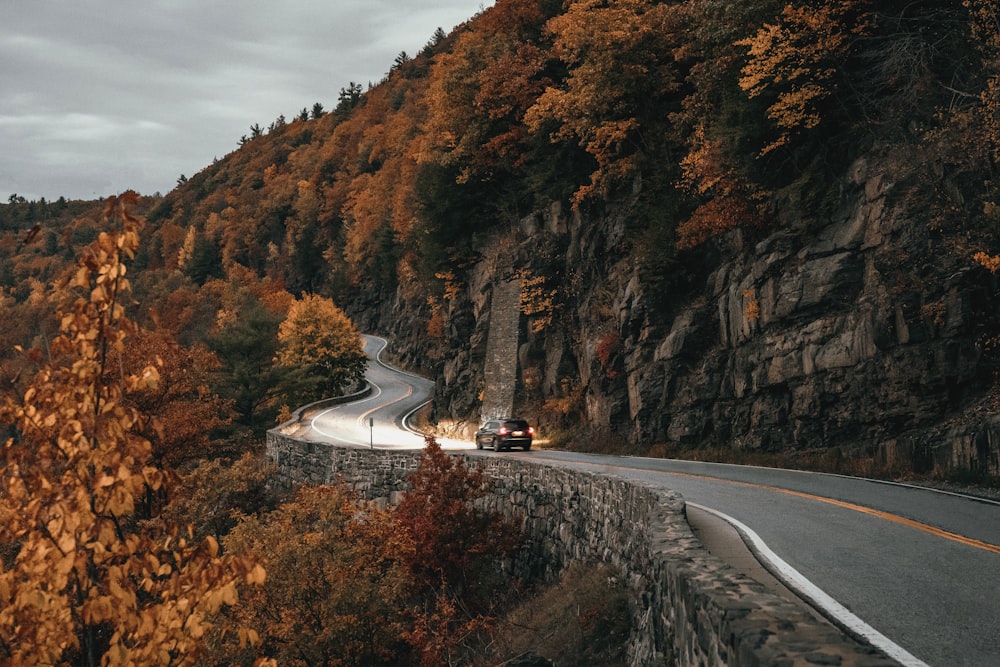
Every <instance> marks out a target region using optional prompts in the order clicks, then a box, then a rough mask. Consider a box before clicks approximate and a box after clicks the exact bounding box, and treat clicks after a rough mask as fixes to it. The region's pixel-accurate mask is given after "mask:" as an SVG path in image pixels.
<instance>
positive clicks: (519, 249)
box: [356, 159, 1000, 478]
mask: <svg viewBox="0 0 1000 667" xmlns="http://www.w3.org/2000/svg"><path fill="white" fill-rule="evenodd" d="M840 188H841V192H842V195H841V197H840V204H839V205H838V206H837V208H836V210H835V212H834V214H833V215H832V216H831V217H830V219H829V220H827V221H825V223H824V224H822V225H819V226H814V227H813V228H812V229H811V230H810V231H808V232H806V231H802V230H795V231H792V230H789V229H788V228H785V229H783V230H782V231H775V232H774V233H771V234H770V235H762V237H761V238H760V239H758V240H757V241H756V242H750V241H749V240H748V239H746V238H744V237H742V236H741V235H739V234H736V235H735V236H731V237H730V238H728V239H727V240H726V243H725V247H723V248H721V252H719V253H718V254H717V257H716V259H714V260H712V261H710V262H708V263H707V264H706V265H704V266H703V267H702V268H701V271H700V273H698V272H696V273H697V275H696V276H695V279H694V282H693V284H694V287H693V288H692V287H690V286H689V287H686V288H680V289H678V290H677V293H676V294H662V293H651V292H650V291H649V290H648V289H645V288H644V285H643V281H642V280H640V277H639V271H638V268H637V266H636V261H635V256H636V254H635V249H634V248H633V247H631V246H630V245H629V243H628V242H627V241H626V240H625V232H624V230H623V225H624V223H623V222H622V221H623V219H624V216H623V215H615V214H614V213H611V214H604V215H602V216H600V217H594V218H588V217H586V216H584V215H580V214H576V213H569V212H567V211H566V210H565V209H563V208H562V207H560V206H558V205H554V206H552V207H551V208H549V209H548V210H546V211H542V212H539V213H537V214H535V215H532V216H529V217H527V218H524V219H523V220H522V221H521V222H520V224H519V225H517V226H516V227H515V228H514V229H511V230H510V231H509V233H507V234H504V235H502V236H501V237H500V238H497V239H495V240H494V242H493V243H491V244H490V246H489V248H490V250H486V249H484V251H483V254H482V256H481V257H479V258H477V260H478V261H476V262H475V264H474V265H473V266H472V268H471V269H470V270H469V271H468V272H467V274H466V281H465V283H464V284H462V289H460V290H458V291H457V292H456V293H455V295H454V298H452V299H450V300H448V301H447V302H446V303H445V304H444V307H445V309H446V311H445V313H444V321H445V323H446V326H445V330H444V332H443V333H442V335H441V336H440V337H439V338H434V337H430V336H427V335H426V332H425V321H426V318H427V312H426V310H427V308H426V304H425V303H424V302H423V301H421V300H419V299H415V298H413V297H412V296H410V297H408V296H407V294H406V292H405V288H401V289H400V291H399V292H398V293H397V294H396V296H395V299H393V300H391V301H389V302H386V303H384V305H383V306H382V307H381V309H373V308H371V306H372V305H373V304H371V303H369V304H367V305H368V306H369V307H368V308H364V307H362V308H361V309H360V310H359V312H361V311H363V312H364V314H363V315H360V316H359V319H361V320H362V323H363V324H364V325H366V326H369V327H371V328H374V329H378V330H381V331H383V332H385V333H387V334H389V335H390V336H391V337H392V338H393V340H394V343H395V345H396V347H397V350H398V354H399V357H400V359H401V360H402V361H403V362H405V363H408V364H410V365H413V366H418V367H421V366H422V367H424V368H425V370H427V371H428V372H430V373H433V374H434V375H435V377H436V378H437V381H438V388H437V400H436V402H435V415H434V418H435V419H436V420H437V421H438V422H440V423H441V424H451V423H453V422H455V423H458V424H459V425H460V427H461V426H462V425H463V424H464V425H465V428H466V429H467V428H469V425H471V424H473V423H474V422H475V420H476V419H477V416H478V414H479V405H478V402H479V400H480V398H481V395H482V390H483V382H482V377H483V370H484V369H483V365H484V360H485V350H486V344H487V332H488V325H489V321H490V318H491V315H492V313H491V294H492V289H493V287H494V286H495V285H496V284H497V283H498V281H500V280H503V279H504V278H506V277H509V276H510V274H511V273H518V274H520V275H521V277H522V278H523V279H524V285H525V288H524V291H523V295H522V311H523V313H524V316H523V317H522V324H521V326H522V333H521V345H520V350H519V354H518V360H517V362H518V367H519V384H518V393H517V399H516V401H517V410H518V411H519V412H521V413H523V414H527V415H528V416H529V417H531V418H533V419H534V420H535V421H536V422H537V423H539V425H540V426H541V427H542V430H543V431H545V430H546V429H548V430H549V431H550V432H551V431H556V430H558V431H560V432H562V433H570V432H572V433H575V434H577V435H580V434H585V436H584V437H587V438H591V439H593V438H601V439H604V440H608V439H610V440H612V441H616V442H619V443H628V446H629V447H630V450H631V451H638V452H649V451H653V452H664V451H676V450H677V449H678V448H682V449H697V448H705V447H713V448H723V449H735V450H744V451H747V452H754V453H768V452H781V453H784V454H788V453H797V454H799V455H807V456H810V457H812V458H813V459H814V460H820V461H825V462H826V464H827V465H828V466H830V467H832V468H835V469H845V470H850V471H851V472H865V473H876V472H880V473H896V474H906V473H917V474H921V473H939V474H945V475H949V476H955V475H959V476H971V477H976V478H983V477H993V478H996V477H997V476H998V475H1000V446H998V443H1000V420H998V419H997V417H996V416H995V414H996V413H995V410H993V409H992V407H991V403H990V396H991V390H990V387H991V385H992V381H993V372H994V363H993V358H992V356H991V355H990V354H989V341H990V330H989V328H990V325H989V322H990V321H991V318H992V310H993V309H994V305H993V304H994V303H995V300H994V298H993V297H994V295H995V287H996V286H995V281H994V280H993V277H992V276H991V274H990V273H989V272H988V271H986V270H985V269H983V268H981V267H979V266H977V265H976V264H975V262H973V261H972V259H971V253H965V252H964V251H963V249H962V247H961V245H960V240H958V236H956V235H955V234H950V235H949V234H943V233H939V232H938V231H936V230H934V229H933V227H932V226H930V225H927V224H924V223H920V222H917V220H918V219H919V216H917V215H911V214H912V213H913V211H912V210H910V209H908V206H907V202H906V198H905V196H904V194H903V193H900V192H898V191H897V189H896V188H895V187H894V183H893V180H892V179H891V178H890V177H889V176H887V174H886V173H885V172H884V171H883V170H882V169H881V168H880V167H879V164H878V163H876V162H872V161H869V160H864V159H862V160H859V161H857V162H856V163H855V164H854V165H853V166H852V168H851V170H850V172H849V174H847V175H846V177H845V179H844V182H843V183H842V184H841V186H840ZM356 306H363V304H356ZM365 320H367V321H365ZM567 439H568V440H570V444H571V445H572V444H573V442H572V439H570V438H567ZM575 444H577V445H579V444H580V443H579V441H576V443H575ZM848 460H849V461H852V462H853V463H852V467H847V468H845V467H844V466H842V465H839V464H840V463H841V462H843V461H848Z"/></svg>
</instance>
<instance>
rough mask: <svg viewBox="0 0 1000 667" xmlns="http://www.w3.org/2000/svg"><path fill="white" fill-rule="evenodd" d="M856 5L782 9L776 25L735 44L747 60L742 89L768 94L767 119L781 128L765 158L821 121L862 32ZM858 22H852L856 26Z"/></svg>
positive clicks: (834, 2)
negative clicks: (843, 64)
mask: <svg viewBox="0 0 1000 667" xmlns="http://www.w3.org/2000/svg"><path fill="white" fill-rule="evenodd" d="M856 4H858V3H857V2H855V0H829V1H827V2H821V3H815V4H811V5H810V6H808V7H800V6H794V5H790V4H789V5H786V6H785V8H784V9H783V10H782V12H781V17H780V21H779V22H778V23H774V24H771V23H767V24H764V26H763V27H761V28H760V29H759V30H758V31H757V33H756V34H755V35H754V36H753V37H750V38H747V39H745V40H741V41H739V42H737V43H736V44H737V45H738V46H744V47H746V48H747V55H748V56H749V58H748V60H747V64H746V65H745V66H744V67H743V69H742V75H743V76H742V77H741V78H740V81H739V84H740V88H742V89H743V90H745V91H747V94H748V95H749V96H750V97H757V96H759V95H763V94H765V93H766V94H769V95H770V96H771V97H772V98H773V101H772V102H771V104H770V106H769V107H768V116H769V117H770V118H771V119H772V120H773V121H774V122H775V124H776V125H777V126H778V127H779V128H781V133H780V134H779V136H778V138H777V139H776V140H775V141H773V142H772V143H771V144H769V145H767V146H765V147H764V149H763V150H762V151H761V153H762V154H766V153H768V152H770V151H772V150H774V149H776V148H778V147H780V146H782V145H784V144H786V143H788V142H789V141H790V140H791V137H792V135H793V133H794V132H795V131H798V130H808V129H811V128H814V127H816V126H817V125H819V123H820V121H821V120H822V116H821V113H820V106H821V103H822V102H823V101H824V100H825V99H826V98H828V97H830V96H831V95H833V94H835V92H836V82H835V75H836V73H837V68H838V66H839V63H840V62H841V61H842V60H843V59H844V57H845V55H846V52H847V50H848V48H849V47H850V44H851V40H852V39H853V38H854V36H856V35H857V34H859V33H861V32H864V31H865V30H866V26H865V23H864V20H863V19H855V18H854V17H853V16H852V12H853V11H854V9H855V5H856ZM855 21H856V22H855Z"/></svg>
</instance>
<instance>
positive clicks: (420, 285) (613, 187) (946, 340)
mask: <svg viewBox="0 0 1000 667" xmlns="http://www.w3.org/2000/svg"><path fill="white" fill-rule="evenodd" d="M807 4H808V6H806V5H786V4H785V3H781V2H772V1H769V0H754V1H738V2H729V3H724V4H720V3H716V2H712V1H709V0H695V1H694V2H687V3H681V4H674V3H657V2H651V1H649V0H622V1H621V2H617V3H614V4H612V5H610V6H608V5H607V4H606V3H599V2H590V1H578V2H570V3H566V4H565V6H564V3H563V2H561V0H560V1H556V0H506V1H503V0H502V1H500V2H497V3H496V5H495V6H494V7H492V8H490V9H488V10H486V11H484V12H482V13H481V14H480V15H478V16H476V17H473V18H472V19H470V20H469V21H468V22H467V23H466V24H464V25H462V26H459V27H458V28H457V29H456V30H455V31H454V32H453V33H452V34H450V35H443V34H438V35H436V36H435V38H434V39H433V40H432V41H431V42H430V43H428V45H427V47H426V48H425V49H424V50H423V51H422V52H421V53H420V54H418V55H417V56H416V57H414V58H413V59H403V58H401V59H400V60H398V61H397V62H396V63H395V64H394V65H393V67H392V69H391V71H390V72H389V74H388V75H387V77H386V79H385V80H384V81H382V82H380V83H379V84H378V85H376V86H374V87H372V88H370V89H368V90H362V89H361V88H360V86H356V85H355V84H351V85H349V86H347V87H345V88H343V89H341V91H340V96H339V100H338V104H337V106H336V108H335V109H334V110H332V111H330V112H324V111H323V110H322V109H314V110H313V111H312V112H308V111H307V110H303V111H302V112H301V113H299V114H298V115H297V116H294V117H292V118H291V119H286V118H284V117H282V118H279V119H276V120H275V121H273V122H271V123H270V125H269V126H267V127H266V128H264V127H261V126H259V125H257V126H254V127H253V128H250V131H249V133H248V135H247V136H245V137H244V139H243V140H241V142H240V144H241V145H240V146H239V147H238V148H237V149H236V150H234V151H233V152H232V153H230V154H229V155H227V156H225V157H224V158H223V159H221V160H218V161H217V162H215V163H213V164H211V165H208V166H206V167H205V169H204V170H202V171H201V172H200V173H198V174H196V175H194V176H192V177H191V178H189V179H187V180H186V182H183V183H181V184H179V185H178V187H177V188H176V189H175V190H174V191H172V192H170V193H169V194H167V195H166V196H165V197H163V198H161V199H151V200H148V201H147V202H146V204H145V205H146V207H147V210H146V214H147V215H146V217H147V228H146V230H145V232H144V234H145V236H144V242H145V244H144V249H143V250H141V251H140V256H139V257H138V258H137V260H136V267H135V269H136V270H137V277H136V281H137V287H136V296H137V299H138V300H139V301H140V303H141V310H142V313H143V316H144V317H147V318H148V319H149V321H150V322H152V323H157V324H158V325H160V326H163V327H166V328H168V329H170V331H171V333H172V334H173V335H175V336H177V338H178V339H179V340H181V341H182V342H184V343H192V342H194V340H195V339H196V338H198V336H197V335H196V332H197V331H199V330H203V329H205V330H207V329H209V328H211V327H212V326H213V324H214V322H215V320H216V319H217V317H216V316H217V314H218V312H219V310H220V309H221V305H220V304H222V303H223V302H224V301H225V298H224V296H223V295H224V293H225V288H224V285H227V284H228V285H236V284H243V285H247V284H250V285H254V286H255V287H254V289H255V290H256V292H257V295H258V297H260V299H261V300H262V301H265V302H267V301H268V299H270V303H272V304H273V303H275V302H276V301H280V300H281V299H285V298H286V297H283V296H282V297H276V296H275V297H273V298H272V297H268V296H267V295H268V294H271V295H274V294H278V293H279V292H282V291H284V290H287V291H288V292H290V293H291V294H295V295H298V294H301V293H303V292H309V293H321V294H324V295H328V296H331V297H332V298H333V300H334V301H335V302H336V303H337V304H338V305H339V306H340V307H341V308H343V309H344V310H346V311H347V312H348V314H349V315H350V316H351V317H352V318H353V319H354V321H355V323H356V324H357V326H358V328H360V329H361V330H365V331H371V332H373V333H380V334H383V335H387V336H390V337H391V338H392V339H393V340H394V342H395V346H396V348H397V349H398V350H399V356H400V359H401V361H403V362H405V363H407V364H409V365H411V366H413V367H415V368H418V369H420V370H422V371H424V372H426V373H427V374H428V375H430V376H432V377H435V378H437V380H438V389H437V397H436V398H437V400H436V402H435V406H436V408H435V409H436V412H435V414H434V415H433V419H434V420H435V421H436V422H437V423H438V424H439V425H440V426H441V427H442V428H457V429H460V430H461V429H464V430H466V431H468V430H469V429H470V428H471V427H472V426H473V425H474V424H475V422H476V421H477V420H478V417H479V413H478V410H479V401H480V400H481V393H482V389H483V387H482V380H481V378H482V377H483V363H484V358H485V349H486V332H487V327H488V322H489V318H490V295H491V290H492V286H493V285H495V284H496V283H497V281H500V280H503V279H505V278H507V277H510V276H511V275H515V274H516V275H518V276H519V277H521V278H522V280H523V281H524V284H525V285H526V286H527V289H526V291H525V293H524V294H523V297H522V309H523V312H524V313H525V314H526V316H525V317H524V318H523V327H524V330H523V332H522V346H521V349H520V352H519V359H518V360H519V385H518V393H517V396H516V404H517V410H518V411H519V412H520V413H521V414H524V415H525V416H528V417H529V418H531V419H533V420H534V421H535V422H537V423H538V424H539V426H540V429H541V431H542V432H543V433H545V434H546V435H547V436H549V437H550V438H551V439H552V440H553V441H554V442H556V443H557V444H561V445H564V446H570V447H579V448H609V449H618V450H621V449H624V450H627V451H630V452H634V453H642V454H678V453H682V454H684V455H693V456H706V457H707V456H715V457H723V458H730V459H744V460H766V459H767V457H771V456H777V455H781V456H783V457H785V460H786V461H787V459H788V457H790V456H791V457H792V458H796V459H798V460H799V462H801V463H803V464H810V465H816V466H823V467H826V468H828V469H836V470H844V471H850V472H865V473H868V474H894V475H911V474H928V473H933V474H940V475H945V476H959V477H966V478H975V479H980V480H988V479H991V478H992V479H994V480H995V479H996V478H997V477H998V476H1000V449H998V446H997V445H996V443H997V442H1000V439H998V438H1000V423H998V422H997V420H996V410H995V403H994V396H995V381H996V379H995V373H996V368H997V359H996V344H995V341H996V340H997V336H998V335H1000V319H998V316H997V309H996V304H997V300H996V299H997V292H996V290H997V283H996V278H995V275H994V271H995V270H996V268H997V264H998V263H1000V262H995V263H991V261H990V260H993V259H994V258H995V253H997V252H998V251H1000V239H998V237H997V232H998V229H1000V227H998V225H1000V207H998V204H997V201H998V190H997V184H996V182H995V179H994V172H995V169H996V165H997V160H998V158H1000V116H998V114H1000V21H998V19H1000V17H998V15H997V9H996V8H995V6H994V3H991V2H987V1H986V0H970V1H969V2H964V3H963V2H957V1H956V2H950V3H938V2H917V3H913V2H874V1H864V0H848V1H843V2H841V1H838V2H814V3H807ZM14 205H15V204H13V203H12V204H10V205H9V206H14ZM8 212H9V211H8ZM76 215H77V216H79V214H76ZM77 219H79V217H78V218H77ZM67 225H68V226H65V227H62V228H61V229H62V230H65V229H79V228H80V225H79V224H77V223H73V224H72V225H69V223H67ZM12 227H16V229H17V231H18V233H23V230H24V229H30V228H31V224H28V222H24V223H22V222H18V224H17V225H16V226H12ZM45 231H46V234H43V235H40V237H41V238H42V239H43V240H46V239H54V238H58V237H54V236H53V235H52V234H53V230H52V229H51V227H49V228H46V230H45ZM13 233H14V232H13V231H12V232H9V234H13ZM7 239H8V240H7V241H5V245H4V246H3V247H4V248H6V249H8V250H7V253H5V256H4V257H2V258H0V259H2V260H3V264H2V266H3V267H5V268H4V272H5V273H4V274H3V276H4V278H3V283H4V285H5V286H6V287H7V288H8V289H7V294H8V297H7V298H8V299H9V300H10V301H11V302H10V303H8V306H7V307H9V308H15V307H16V308H20V309H24V308H26V307H27V306H26V304H28V302H29V301H30V294H31V289H29V288H28V287H26V286H27V285H29V284H30V281H32V280H41V281H44V280H45V277H42V276H41V273H45V272H49V273H51V269H49V268H46V267H44V266H41V265H42V264H45V262H47V261H48V260H46V259H44V258H45V257H47V256H49V255H46V252H45V248H42V247H40V246H38V245H37V244H38V242H39V241H38V239H34V241H33V242H34V244H35V245H32V246H31V251H30V252H31V254H32V255H33V256H35V260H33V261H34V263H35V264H34V265H32V266H28V264H27V263H26V261H27V260H25V259H24V258H23V255H24V253H20V254H19V253H17V252H14V250H15V247H16V243H17V242H16V241H15V240H14V239H16V237H15V236H8V237H7ZM71 240H72V239H70V241H67V242H66V243H67V244H69V243H70V242H71ZM46 243H48V244H49V245H48V246H46V247H47V248H48V250H50V251H53V252H55V251H57V250H58V251H60V252H62V251H61V250H60V246H59V244H58V243H57V242H56V241H55V240H52V241H51V242H49V241H48V240H46ZM64 254H66V255H67V256H68V255H69V252H68V250H67V251H65V253H64ZM977 255H978V257H979V259H978V260H977V259H976V257H977ZM15 258H16V259H15ZM8 260H10V261H9V262H8ZM7 267H10V268H7ZM46 276H48V273H46ZM15 301H16V304H15V303H14V302H15ZM213 304H214V305H213ZM278 310H280V308H279V309H278ZM28 333H29V332H25V334H24V335H28Z"/></svg>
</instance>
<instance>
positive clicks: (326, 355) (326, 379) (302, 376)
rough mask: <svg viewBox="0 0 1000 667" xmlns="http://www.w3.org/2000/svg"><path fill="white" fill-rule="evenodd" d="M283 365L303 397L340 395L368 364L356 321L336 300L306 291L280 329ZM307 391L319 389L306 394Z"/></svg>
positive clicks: (297, 393) (362, 374)
mask: <svg viewBox="0 0 1000 667" xmlns="http://www.w3.org/2000/svg"><path fill="white" fill-rule="evenodd" d="M278 341H279V343H280V347H279V349H278V351H277V356H278V361H279V363H280V364H281V366H283V367H285V368H286V369H288V371H289V375H290V377H291V378H293V379H294V381H293V382H292V384H293V385H294V386H295V390H294V391H291V392H290V393H291V394H295V395H298V396H299V398H300V399H310V398H311V399H313V400H316V399H319V398H325V397H330V396H336V395H338V394H339V393H340V392H341V391H343V390H344V388H346V387H349V386H351V385H352V384H353V383H355V382H358V381H359V380H361V378H362V377H364V373H365V368H366V367H367V366H368V357H367V356H366V355H365V352H364V347H363V345H362V342H361V336H360V334H359V333H358V331H357V329H356V328H355V327H354V323H353V322H352V321H351V319H350V318H349V317H347V315H346V314H345V313H344V311H342V310H341V309H340V308H338V307H337V306H336V304H334V303H333V301H332V300H330V299H328V298H326V297H322V296H319V295H315V294H305V295H303V296H302V298H301V299H300V300H298V301H296V302H295V303H293V304H292V306H291V308H289V310H288V316H287V317H286V318H285V321H284V322H282V323H281V325H280V327H279V329H278ZM303 391H310V392H315V393H313V394H312V395H310V396H303V395H302V393H303Z"/></svg>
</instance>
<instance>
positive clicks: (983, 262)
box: [972, 252, 1000, 273]
mask: <svg viewBox="0 0 1000 667" xmlns="http://www.w3.org/2000/svg"><path fill="white" fill-rule="evenodd" d="M972 259H974V260H975V261H976V262H977V263H978V264H979V265H980V266H982V267H983V268H985V269H986V270H987V271H989V272H990V273H996V272H997V271H1000V255H990V254H988V253H985V252H977V253H976V254H975V255H973V257H972Z"/></svg>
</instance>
